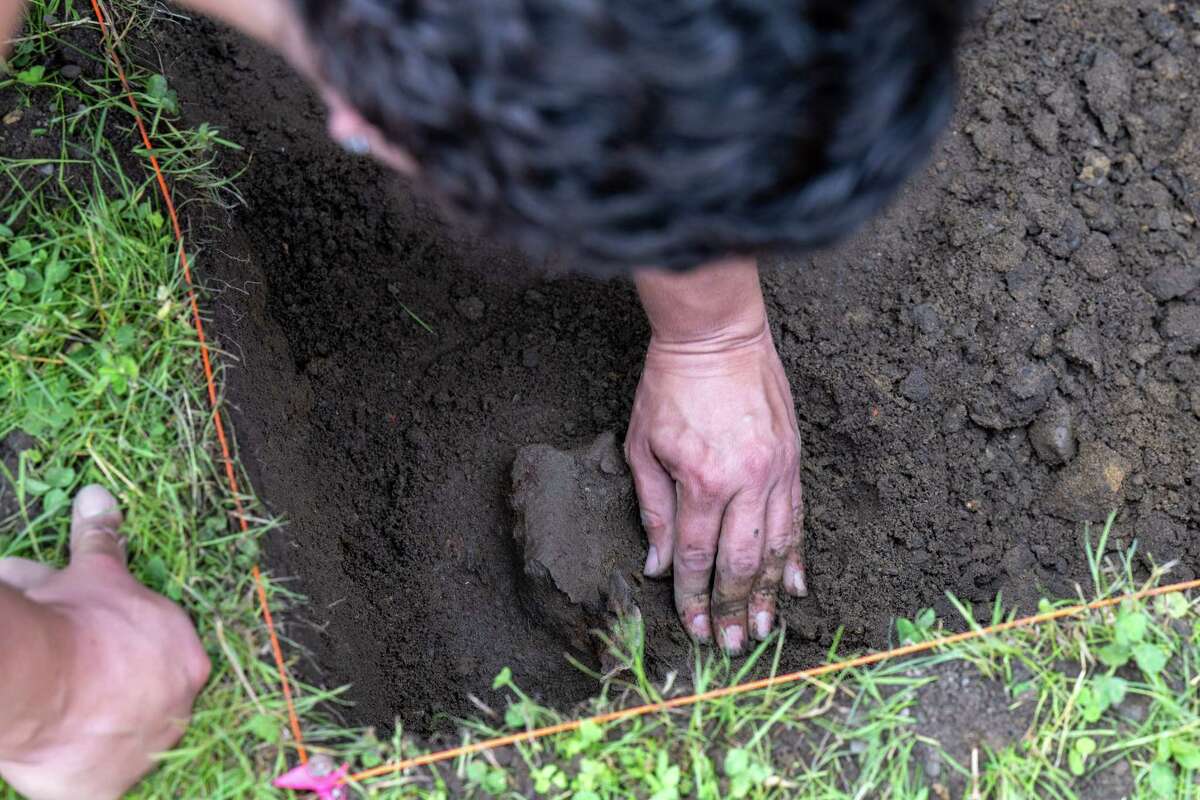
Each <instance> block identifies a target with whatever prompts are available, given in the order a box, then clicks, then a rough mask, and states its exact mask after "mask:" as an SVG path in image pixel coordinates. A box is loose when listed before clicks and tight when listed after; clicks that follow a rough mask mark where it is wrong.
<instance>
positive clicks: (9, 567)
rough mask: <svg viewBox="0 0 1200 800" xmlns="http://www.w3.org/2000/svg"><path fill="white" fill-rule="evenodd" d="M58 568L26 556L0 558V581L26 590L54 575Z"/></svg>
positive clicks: (20, 589) (35, 586)
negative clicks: (31, 559)
mask: <svg viewBox="0 0 1200 800" xmlns="http://www.w3.org/2000/svg"><path fill="white" fill-rule="evenodd" d="M56 572H58V570H56V569H54V567H50V566H47V565H45V564H43V563H42V562H40V561H30V560H29V559H28V558H0V583H5V584H8V585H9V586H11V587H12V588H14V589H16V590H18V591H21V592H27V591H29V590H30V589H36V588H37V587H38V586H41V585H42V584H43V583H45V582H46V581H48V580H50V579H51V578H52V577H54V574H55V573H56Z"/></svg>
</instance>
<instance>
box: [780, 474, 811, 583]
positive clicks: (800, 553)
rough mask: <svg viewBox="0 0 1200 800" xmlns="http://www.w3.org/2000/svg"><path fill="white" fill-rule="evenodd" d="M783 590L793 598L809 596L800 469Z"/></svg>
mask: <svg viewBox="0 0 1200 800" xmlns="http://www.w3.org/2000/svg"><path fill="white" fill-rule="evenodd" d="M783 588H784V589H785V590H786V591H787V593H788V594H790V595H792V596H793V597H807V596H808V580H807V578H806V576H805V574H804V488H803V487H802V486H801V485H800V470H798V469H797V470H796V477H795V479H794V481H793V482H792V542H791V547H790V548H789V549H788V557H787V564H786V565H785V566H784V568H783Z"/></svg>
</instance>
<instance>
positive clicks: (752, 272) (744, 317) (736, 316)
mask: <svg viewBox="0 0 1200 800" xmlns="http://www.w3.org/2000/svg"><path fill="white" fill-rule="evenodd" d="M634 281H635V283H636V284H637V288H638V296H639V297H640V298H641V301H642V307H643V308H644V309H645V310H646V317H647V318H648V320H649V322H650V329H651V347H652V348H661V349H670V350H679V351H681V352H691V351H695V352H719V351H722V350H726V349H736V348H741V347H744V346H745V345H748V344H754V343H757V342H760V341H762V340H763V339H764V338H766V339H769V338H770V333H769V330H768V327H767V313H766V306H765V305H764V303H763V297H762V289H761V288H760V286H759V282H758V265H757V262H756V261H755V260H754V259H753V258H736V259H727V260H724V261H718V262H712V263H709V264H705V265H702V266H700V267H697V268H696V269H694V270H692V271H690V272H686V273H672V272H663V271H658V270H643V271H641V272H638V273H636V274H635V276H634Z"/></svg>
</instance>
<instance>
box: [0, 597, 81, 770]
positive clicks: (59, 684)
mask: <svg viewBox="0 0 1200 800" xmlns="http://www.w3.org/2000/svg"><path fill="white" fill-rule="evenodd" d="M67 629H68V623H67V620H66V618H65V617H64V616H63V615H61V614H59V613H58V612H57V611H55V610H54V609H52V608H50V607H47V606H43V605H41V604H38V603H34V602H33V601H31V600H29V599H28V598H26V597H25V595H23V594H21V593H20V592H18V591H16V590H15V589H12V588H11V587H9V586H8V585H6V584H3V583H0V760H4V759H16V758H19V757H20V754H21V753H22V752H23V751H24V750H25V749H27V748H28V747H29V746H30V745H31V744H33V743H35V742H36V741H37V740H38V738H39V736H40V735H41V733H42V732H43V731H44V730H45V729H46V728H47V727H48V726H49V725H51V724H53V722H54V721H55V720H57V719H58V718H59V717H60V716H61V715H62V713H63V711H64V710H65V708H66V706H67V700H68V696H67V695H68V684H69V681H68V680H67V678H66V675H67V672H68V670H69V665H70V663H71V658H72V656H71V645H70V636H69V635H68V633H67Z"/></svg>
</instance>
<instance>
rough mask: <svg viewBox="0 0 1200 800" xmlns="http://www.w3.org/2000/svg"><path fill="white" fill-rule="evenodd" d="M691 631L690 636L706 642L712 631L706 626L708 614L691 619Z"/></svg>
mask: <svg viewBox="0 0 1200 800" xmlns="http://www.w3.org/2000/svg"><path fill="white" fill-rule="evenodd" d="M691 631H692V636H695V637H696V638H697V639H699V640H700V641H702V642H707V641H708V640H709V638H710V637H711V636H712V629H711V628H709V625H708V614H697V615H696V616H694V617H692V625H691Z"/></svg>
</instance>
